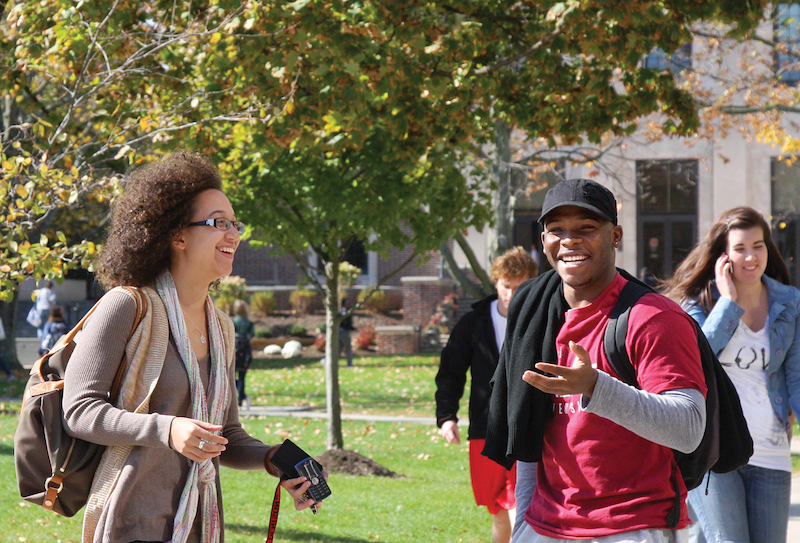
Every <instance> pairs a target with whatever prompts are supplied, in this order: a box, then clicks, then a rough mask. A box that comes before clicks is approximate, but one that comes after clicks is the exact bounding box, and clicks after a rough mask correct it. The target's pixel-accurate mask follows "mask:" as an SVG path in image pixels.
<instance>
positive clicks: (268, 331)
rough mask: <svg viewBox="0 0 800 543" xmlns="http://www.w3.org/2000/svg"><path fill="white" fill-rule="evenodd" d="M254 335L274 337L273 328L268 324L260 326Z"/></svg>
mask: <svg viewBox="0 0 800 543" xmlns="http://www.w3.org/2000/svg"><path fill="white" fill-rule="evenodd" d="M254 335H255V336H256V337H272V328H268V327H266V326H260V327H258V328H256V331H255V334H254Z"/></svg>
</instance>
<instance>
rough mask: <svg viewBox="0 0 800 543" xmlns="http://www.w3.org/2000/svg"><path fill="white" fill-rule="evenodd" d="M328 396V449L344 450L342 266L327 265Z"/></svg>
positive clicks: (326, 359)
mask: <svg viewBox="0 0 800 543" xmlns="http://www.w3.org/2000/svg"><path fill="white" fill-rule="evenodd" d="M325 280H326V286H327V291H326V292H325V397H326V402H327V413H328V450H331V449H342V448H344V437H343V435H342V402H341V395H340V388H339V323H340V322H341V320H342V318H341V316H340V315H339V263H338V262H336V263H334V262H326V263H325Z"/></svg>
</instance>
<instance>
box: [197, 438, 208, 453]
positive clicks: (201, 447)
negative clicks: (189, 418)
mask: <svg viewBox="0 0 800 543" xmlns="http://www.w3.org/2000/svg"><path fill="white" fill-rule="evenodd" d="M205 446H206V441H205V440H204V439H201V440H200V444H199V445H198V446H197V448H198V449H200V450H201V451H203V450H205V449H204V448H203V447H205Z"/></svg>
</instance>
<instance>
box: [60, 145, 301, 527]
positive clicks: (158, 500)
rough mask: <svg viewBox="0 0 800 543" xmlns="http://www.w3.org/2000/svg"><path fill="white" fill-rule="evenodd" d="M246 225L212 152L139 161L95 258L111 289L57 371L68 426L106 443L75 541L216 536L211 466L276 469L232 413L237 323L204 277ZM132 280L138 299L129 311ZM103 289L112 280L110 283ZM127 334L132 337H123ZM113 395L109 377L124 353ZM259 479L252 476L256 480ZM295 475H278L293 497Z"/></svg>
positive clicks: (229, 256) (219, 520) (211, 275)
mask: <svg viewBox="0 0 800 543" xmlns="http://www.w3.org/2000/svg"><path fill="white" fill-rule="evenodd" d="M243 232H244V225H243V224H242V223H240V222H238V221H237V220H236V215H235V213H234V211H233V207H232V206H231V203H230V201H229V200H228V198H227V197H226V196H225V193H223V192H222V181H221V179H220V177H219V174H218V173H217V169H216V168H215V167H214V165H213V164H212V163H211V162H210V161H209V160H208V159H207V158H206V157H204V156H203V155H199V154H195V153H189V152H183V151H179V152H176V153H174V154H172V155H169V156H167V157H165V158H163V159H161V160H158V161H155V162H152V163H150V164H148V165H146V166H144V167H142V168H140V169H138V170H136V171H135V172H134V173H133V174H132V175H131V177H130V179H129V180H128V181H127V183H126V185H125V187H124V191H123V194H122V196H121V197H120V198H119V199H118V200H117V201H116V203H115V204H114V207H113V211H112V219H111V229H110V232H109V235H108V238H107V240H106V242H105V243H104V245H103V250H102V252H101V253H100V255H99V257H98V261H97V263H96V266H97V268H96V270H97V277H98V279H99V280H100V282H101V283H102V285H103V286H104V287H105V288H106V289H107V290H109V291H108V292H107V293H106V294H105V295H104V296H103V297H102V298H101V300H100V301H99V302H98V305H97V308H96V309H95V311H94V312H93V313H92V315H91V317H90V318H89V319H88V320H87V321H86V323H85V325H84V328H83V329H82V331H81V337H80V341H78V343H77V346H76V347H75V350H74V352H73V353H72V356H71V357H70V361H69V365H68V366H67V370H66V376H65V379H64V383H65V384H64V398H63V406H64V427H65V429H66V431H67V432H68V433H69V434H70V435H71V436H74V437H78V438H81V439H84V440H87V441H91V442H93V443H97V444H99V445H103V446H105V447H107V449H106V452H105V454H104V455H103V459H102V460H101V462H100V465H99V466H98V468H97V472H96V474H95V478H94V483H93V485H92V489H91V492H90V495H89V502H88V504H87V506H86V507H85V508H84V519H83V541H93V542H95V543H111V542H114V543H116V542H126V543H127V542H132V541H133V542H136V541H143V542H153V541H161V542H164V541H174V542H179V541H180V542H181V543H186V542H189V543H200V542H201V541H202V542H203V543H219V542H220V541H222V540H224V533H223V532H224V526H225V517H224V511H223V506H222V505H223V503H222V496H221V483H220V475H219V469H220V466H222V465H224V466H228V467H231V468H235V469H242V470H266V471H267V472H268V473H269V474H270V475H272V476H274V477H280V476H281V472H280V470H279V469H278V468H277V467H276V466H275V465H274V464H273V463H272V461H271V459H272V457H273V456H274V454H275V452H277V450H278V448H279V447H280V445H276V446H273V447H270V446H269V445H266V444H264V443H262V442H261V441H259V440H257V439H256V438H254V437H252V436H250V435H249V434H248V433H247V432H246V431H245V429H244V428H243V427H242V425H241V423H240V422H239V410H238V407H237V402H236V388H235V386H234V326H233V323H232V322H231V319H230V318H229V317H228V316H227V315H225V313H224V312H222V311H220V310H219V309H217V308H216V307H215V306H214V303H213V301H212V300H211V298H210V296H209V287H210V286H211V285H212V284H213V283H214V282H216V281H217V280H218V279H220V278H221V277H223V276H226V275H229V274H230V273H231V271H232V267H233V259H234V255H235V253H236V250H237V249H238V247H239V244H240V242H241V235H242V233H243ZM118 286H133V287H138V288H139V289H141V291H142V293H143V294H144V295H145V296H146V298H147V305H146V311H145V312H144V315H143V317H142V318H141V320H140V321H139V324H138V326H137V328H136V330H134V333H133V334H132V335H131V332H130V331H131V328H132V326H133V324H134V322H136V314H137V300H136V299H135V298H134V297H133V295H132V294H129V293H128V291H127V290H126V289H117V288H115V287H118ZM112 289H113V290H112ZM129 337H130V340H129ZM124 354H126V355H127V356H126V357H125V358H126V364H127V371H126V373H125V377H124V378H123V380H122V384H121V389H120V394H119V400H118V401H117V402H116V403H111V402H110V401H109V391H110V389H111V387H112V383H113V381H114V378H115V376H116V373H117V370H118V367H119V365H120V364H121V361H122V359H123V355H124ZM265 482H266V481H264V479H263V478H260V477H256V478H255V479H254V484H255V485H258V487H259V489H261V488H263V485H264V484H265ZM310 484H311V483H310V482H309V481H307V480H306V478H305V477H298V478H292V479H288V480H285V481H282V482H281V483H280V485H281V486H282V487H283V488H285V489H286V490H287V491H288V492H289V494H290V495H291V496H292V498H293V499H294V504H295V508H296V509H297V510H302V509H306V508H308V507H310V506H311V505H312V504H314V500H313V499H308V498H306V497H305V496H304V494H305V492H306V490H307V489H308V488H309V486H310Z"/></svg>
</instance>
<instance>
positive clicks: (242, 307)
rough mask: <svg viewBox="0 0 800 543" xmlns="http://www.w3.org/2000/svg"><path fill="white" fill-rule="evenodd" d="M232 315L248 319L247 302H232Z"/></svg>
mask: <svg viewBox="0 0 800 543" xmlns="http://www.w3.org/2000/svg"><path fill="white" fill-rule="evenodd" d="M233 314H234V315H238V316H240V317H245V318H247V317H248V309H247V302H245V301H244V300H236V301H235V302H233Z"/></svg>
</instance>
